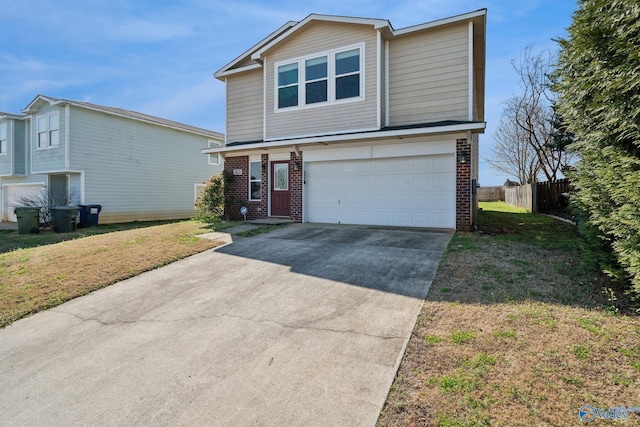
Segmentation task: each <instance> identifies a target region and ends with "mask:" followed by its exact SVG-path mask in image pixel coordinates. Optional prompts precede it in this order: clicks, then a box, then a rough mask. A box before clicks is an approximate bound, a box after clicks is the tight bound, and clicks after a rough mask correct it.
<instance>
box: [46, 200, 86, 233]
mask: <svg viewBox="0 0 640 427" xmlns="http://www.w3.org/2000/svg"><path fill="white" fill-rule="evenodd" d="M49 210H50V211H51V216H53V230H54V231H56V232H58V233H71V232H73V231H76V229H77V227H78V211H79V210H80V209H79V208H78V207H77V206H56V207H54V208H50V209H49Z"/></svg>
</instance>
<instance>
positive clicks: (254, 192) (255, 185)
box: [249, 161, 262, 200]
mask: <svg viewBox="0 0 640 427" xmlns="http://www.w3.org/2000/svg"><path fill="white" fill-rule="evenodd" d="M261 187H262V163H261V162H260V161H256V162H249V200H260V190H261Z"/></svg>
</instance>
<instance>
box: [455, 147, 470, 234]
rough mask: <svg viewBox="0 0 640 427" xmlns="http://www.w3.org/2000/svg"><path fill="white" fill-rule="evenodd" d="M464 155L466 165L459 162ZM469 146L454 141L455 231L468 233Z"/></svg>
mask: <svg viewBox="0 0 640 427" xmlns="http://www.w3.org/2000/svg"><path fill="white" fill-rule="evenodd" d="M463 154H464V155H465V156H466V158H467V161H466V163H461V162H460V157H461V156H462V155H463ZM471 163H472V162H471V144H469V142H468V141H467V140H466V139H457V140H456V229H458V230H463V231H469V230H471V226H472V216H471Z"/></svg>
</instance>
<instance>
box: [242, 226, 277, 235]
mask: <svg viewBox="0 0 640 427" xmlns="http://www.w3.org/2000/svg"><path fill="white" fill-rule="evenodd" d="M276 228H278V226H277V225H263V226H262V227H259V228H254V229H252V230H247V231H241V232H240V233H238V236H242V237H252V236H257V235H258V234H264V233H268V232H270V231H273V230H275V229H276Z"/></svg>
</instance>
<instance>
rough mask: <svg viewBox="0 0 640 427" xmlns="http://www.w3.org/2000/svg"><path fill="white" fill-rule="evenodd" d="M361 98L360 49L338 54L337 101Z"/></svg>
mask: <svg viewBox="0 0 640 427" xmlns="http://www.w3.org/2000/svg"><path fill="white" fill-rule="evenodd" d="M358 96H360V49H352V50H348V51H346V52H339V53H336V99H347V98H355V97H358Z"/></svg>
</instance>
